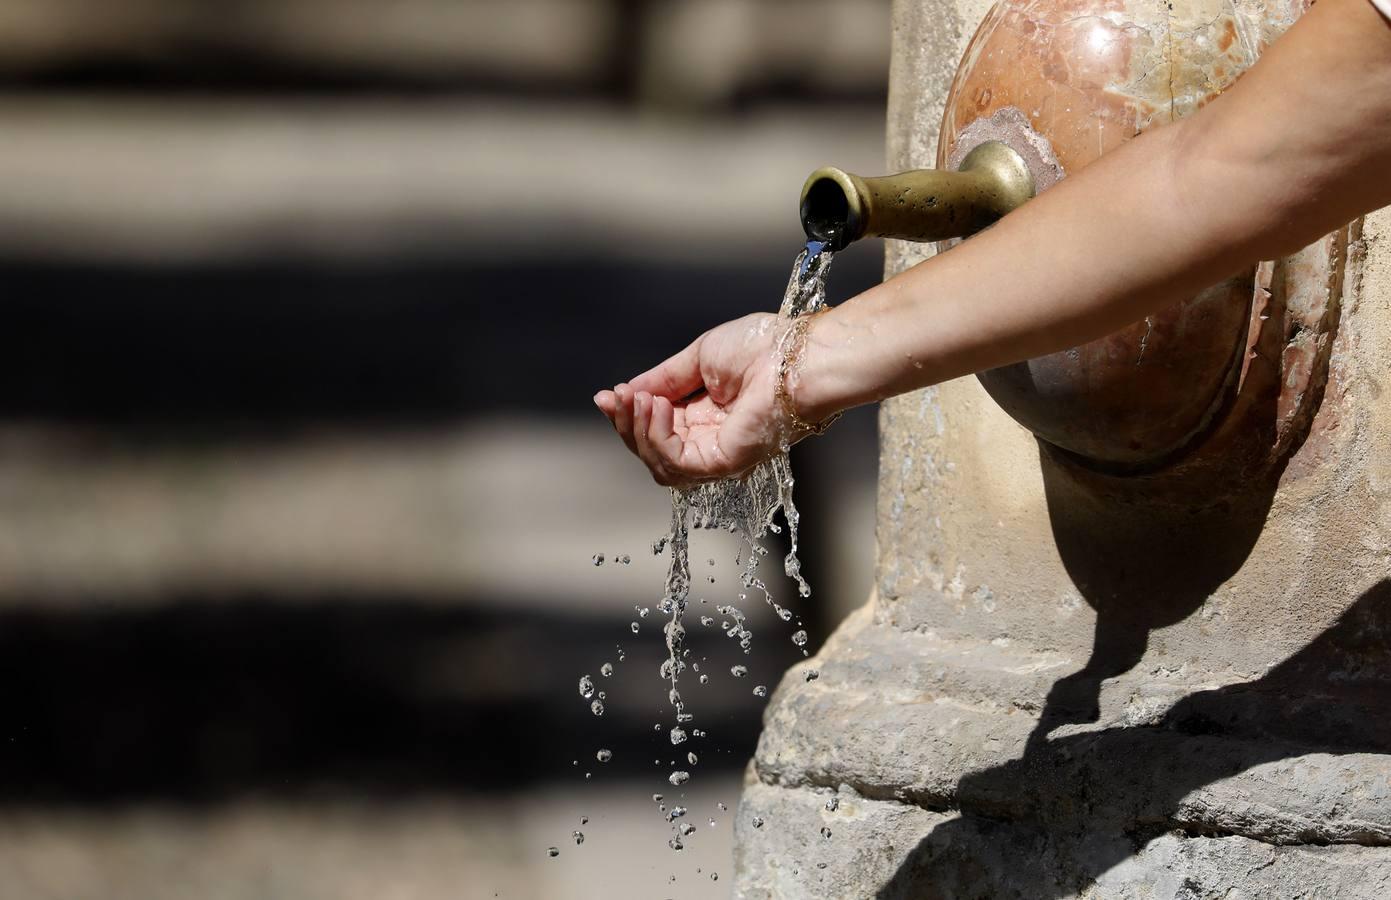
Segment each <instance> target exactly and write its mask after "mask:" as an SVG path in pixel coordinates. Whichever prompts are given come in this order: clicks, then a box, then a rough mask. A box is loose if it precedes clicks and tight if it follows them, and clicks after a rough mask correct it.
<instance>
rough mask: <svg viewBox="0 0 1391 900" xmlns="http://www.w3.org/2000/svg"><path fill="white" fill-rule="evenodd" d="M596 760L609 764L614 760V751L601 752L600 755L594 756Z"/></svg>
mask: <svg viewBox="0 0 1391 900" xmlns="http://www.w3.org/2000/svg"><path fill="white" fill-rule="evenodd" d="M594 758H595V759H597V760H599V762H608V761H609V760H611V759H613V751H611V750H600V751H599V752H598V753H596V754H594Z"/></svg>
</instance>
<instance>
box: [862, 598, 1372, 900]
mask: <svg viewBox="0 0 1391 900" xmlns="http://www.w3.org/2000/svg"><path fill="white" fill-rule="evenodd" d="M1184 602H1188V601H1186V600H1185V601H1184ZM1179 608H1181V604H1178V605H1175V606H1174V607H1165V614H1172V613H1173V612H1174V610H1176V609H1179ZM1159 620H1160V619H1158V618H1155V619H1152V620H1147V621H1159ZM1388 647H1391V579H1388V580H1383V581H1381V582H1379V583H1377V584H1376V585H1375V586H1374V587H1373V588H1371V589H1370V590H1368V591H1367V592H1366V593H1365V594H1363V595H1362V596H1361V597H1359V598H1358V599H1357V601H1356V602H1355V603H1354V604H1353V605H1352V606H1351V607H1350V608H1349V609H1348V610H1347V612H1346V613H1344V615H1343V616H1342V617H1341V618H1340V619H1339V620H1338V622H1337V623H1336V624H1334V625H1333V626H1332V627H1331V628H1329V629H1328V630H1327V631H1325V632H1324V633H1323V634H1322V635H1320V636H1319V637H1318V638H1317V639H1315V640H1314V641H1313V642H1311V643H1310V644H1309V645H1308V646H1306V647H1305V648H1304V649H1303V650H1301V651H1299V652H1298V653H1296V654H1295V655H1294V656H1292V657H1290V658H1289V659H1287V660H1285V661H1284V662H1283V663H1281V664H1280V665H1278V666H1276V667H1275V668H1273V669H1271V670H1270V671H1269V673H1268V674H1266V675H1265V676H1263V677H1262V678H1259V679H1257V680H1255V681H1251V682H1245V683H1242V684H1238V685H1231V686H1228V687H1224V688H1220V689H1216V690H1209V691H1200V692H1198V693H1195V694H1192V695H1190V696H1188V697H1185V698H1184V699H1182V700H1180V701H1179V702H1178V703H1176V704H1175V705H1174V706H1173V707H1172V708H1170V709H1169V711H1168V712H1167V713H1165V714H1164V715H1162V716H1161V717H1159V718H1158V719H1157V720H1155V721H1153V722H1150V723H1147V724H1144V725H1139V726H1129V727H1113V728H1107V729H1104V730H1102V731H1097V732H1089V733H1086V734H1075V735H1069V736H1067V737H1063V738H1059V739H1055V740H1048V739H1047V738H1046V737H1043V736H1038V737H1036V738H1035V739H1033V740H1031V741H1030V743H1029V744H1028V746H1027V749H1026V750H1025V752H1024V755H1023V756H1022V757H1021V758H1019V759H1016V760H1011V761H1010V762H1008V763H1005V764H1003V765H1000V766H996V767H994V768H990V769H986V770H984V771H980V772H976V773H973V774H971V775H968V776H966V777H965V778H963V779H962V780H961V782H960V783H959V785H958V786H957V795H958V802H959V806H960V809H961V810H962V812H963V816H962V817H961V818H958V819H954V820H952V821H950V822H948V823H945V824H943V825H941V826H939V827H937V828H935V829H934V830H933V831H932V832H931V833H930V834H928V835H927V836H926V837H925V838H924V839H923V840H922V841H921V842H920V843H919V844H918V846H917V847H916V848H915V849H914V850H913V851H912V852H911V853H910V854H909V856H908V858H907V860H906V861H905V862H904V863H903V865H902V866H901V867H900V868H899V870H898V871H897V873H896V874H895V875H894V877H893V878H892V879H891V880H890V881H889V882H888V883H887V884H886V885H884V887H883V888H882V889H881V890H880V891H879V892H878V895H877V896H878V897H880V898H885V900H889V898H908V897H912V898H915V900H923V898H937V897H952V898H960V897H982V898H984V897H992V898H993V897H1014V896H1028V897H1031V898H1040V897H1062V896H1067V895H1071V894H1073V893H1075V892H1077V891H1080V890H1082V889H1084V888H1085V887H1087V885H1089V884H1091V883H1093V882H1094V881H1095V879H1096V878H1098V877H1099V876H1101V875H1102V874H1103V873H1105V872H1106V871H1107V870H1109V869H1111V868H1113V867H1114V866H1116V865H1118V864H1120V863H1122V862H1124V861H1125V860H1126V859H1128V858H1130V857H1131V856H1134V855H1135V854H1137V853H1139V852H1140V851H1142V850H1143V849H1144V848H1145V846H1146V845H1147V844H1148V843H1149V842H1150V841H1151V840H1153V839H1154V838H1155V837H1157V836H1159V835H1161V834H1164V833H1166V832H1169V831H1172V830H1174V829H1187V830H1188V831H1189V832H1190V833H1197V834H1201V833H1203V832H1204V829H1203V827H1202V826H1201V824H1199V823H1197V821H1196V819H1193V818H1188V815H1187V813H1186V812H1185V806H1184V800H1185V798H1186V797H1188V796H1189V795H1190V794H1191V793H1192V792H1194V791H1196V790H1199V789H1202V788H1204V787H1205V786H1208V785H1211V784H1213V783H1215V782H1218V781H1221V780H1223V779H1226V778H1231V777H1233V776H1237V775H1240V774H1241V773H1243V772H1246V771H1247V770H1249V769H1251V768H1253V767H1255V766H1259V765H1261V764H1265V763H1274V762H1277V761H1279V760H1285V759H1291V758H1293V757H1298V756H1303V755H1306V754H1310V753H1324V754H1335V755H1337V754H1348V753H1387V752H1391V691H1388V690H1387V687H1388V683H1391V652H1389V651H1388ZM1099 671H1102V669H1101V668H1097V669H1094V670H1093V675H1094V674H1095V673H1096V672H1099ZM1380 771H1382V770H1378V772H1380ZM1351 772H1352V775H1353V776H1354V777H1352V778H1351V779H1350V781H1351V785H1352V786H1355V785H1356V784H1359V783H1366V782H1370V781H1371V780H1372V779H1373V776H1375V775H1377V774H1378V772H1372V771H1365V772H1364V771H1360V770H1359V769H1357V768H1356V767H1354V768H1353V769H1352V770H1351ZM1349 786H1350V785H1349V784H1342V783H1340V784H1339V785H1337V786H1336V787H1337V788H1338V790H1339V791H1341V790H1346V789H1347V788H1348V787H1349ZM1312 790H1317V785H1315V786H1314V787H1312V788H1311V791H1312ZM1291 796H1293V793H1292V794H1291ZM1267 799H1269V806H1270V807H1271V811H1272V812H1273V813H1278V814H1271V815H1254V816H1252V815H1246V816H1242V815H1234V816H1233V817H1232V821H1231V822H1230V823H1228V824H1229V825H1230V827H1224V828H1208V829H1207V831H1208V833H1210V834H1213V835H1222V834H1240V835H1243V836H1245V837H1249V838H1253V839H1255V840H1259V841H1265V842H1268V843H1273V844H1289V843H1310V844H1320V843H1330V842H1345V843H1366V844H1385V843H1386V842H1387V839H1386V836H1385V835H1384V834H1381V833H1379V832H1376V831H1358V830H1357V829H1356V828H1351V829H1350V830H1347V831H1344V832H1341V833H1339V834H1337V835H1336V836H1330V835H1329V834H1328V832H1327V828H1326V826H1325V825H1321V824H1320V822H1319V821H1318V817H1319V816H1324V815H1330V811H1329V810H1328V809H1324V808H1318V807H1319V806H1320V804H1318V803H1316V802H1315V801H1314V800H1313V799H1312V798H1311V799H1309V801H1308V804H1309V807H1310V810H1311V811H1313V812H1315V813H1317V815H1316V816H1307V817H1304V818H1301V814H1300V810H1299V809H1295V808H1287V806H1282V804H1281V800H1280V798H1279V797H1273V798H1267ZM1331 814H1332V815H1334V816H1336V815H1337V810H1336V809H1334V810H1333V811H1332V813H1331ZM1348 818H1349V819H1352V818H1355V816H1352V815H1349V816H1348ZM1364 827H1365V826H1364ZM1022 886H1027V888H1025V887H1022ZM1022 890H1027V894H1023V893H1021V891H1022ZM1200 895H1202V894H1201V891H1199V892H1198V893H1195V894H1194V896H1200Z"/></svg>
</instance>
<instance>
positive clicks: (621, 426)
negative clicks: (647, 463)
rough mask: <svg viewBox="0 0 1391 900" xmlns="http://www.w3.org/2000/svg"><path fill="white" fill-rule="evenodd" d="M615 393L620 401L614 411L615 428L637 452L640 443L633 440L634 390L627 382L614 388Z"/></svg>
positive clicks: (632, 449) (630, 447)
mask: <svg viewBox="0 0 1391 900" xmlns="http://www.w3.org/2000/svg"><path fill="white" fill-rule="evenodd" d="M613 393H614V397H615V398H616V399H617V401H618V405H617V406H616V407H614V412H613V427H614V430H615V431H617V432H618V436H619V437H621V438H623V443H625V444H627V445H628V449H629V450H631V451H633V452H634V453H637V452H638V445H637V442H636V441H634V440H633V392H632V390H631V389H630V388H629V387H628V386H627V385H626V384H620V385H618V386H617V387H615V388H614V389H613Z"/></svg>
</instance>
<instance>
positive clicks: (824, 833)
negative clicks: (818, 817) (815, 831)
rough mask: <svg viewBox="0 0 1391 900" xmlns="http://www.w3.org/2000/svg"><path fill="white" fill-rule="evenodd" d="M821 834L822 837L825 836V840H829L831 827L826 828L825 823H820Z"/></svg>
mask: <svg viewBox="0 0 1391 900" xmlns="http://www.w3.org/2000/svg"><path fill="white" fill-rule="evenodd" d="M821 836H822V837H823V838H826V839H827V840H830V839H831V829H829V828H827V827H826V826H825V825H822V826H821Z"/></svg>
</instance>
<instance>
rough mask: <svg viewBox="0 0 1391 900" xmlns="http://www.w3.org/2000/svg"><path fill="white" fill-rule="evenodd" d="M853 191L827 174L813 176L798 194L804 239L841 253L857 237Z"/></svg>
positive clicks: (857, 225) (858, 221)
mask: <svg viewBox="0 0 1391 900" xmlns="http://www.w3.org/2000/svg"><path fill="white" fill-rule="evenodd" d="M847 180H848V179H847ZM853 190H854V187H853V185H850V184H842V183H841V180H840V179H838V178H835V177H834V176H832V175H830V174H820V173H818V174H817V175H813V177H812V180H811V182H810V183H809V184H807V186H806V189H805V190H804V191H803V192H802V209H801V213H802V230H803V231H805V232H806V234H807V237H808V238H810V239H811V240H813V241H821V242H822V243H824V244H825V245H826V249H827V250H843V249H845V247H846V245H847V244H849V243H850V242H851V241H853V240H854V239H855V238H856V237H857V236H858V235H859V233H860V230H861V222H860V216H859V214H858V206H859V204H858V203H857V202H855V200H854V198H853V195H852V194H851V193H850V192H851V191H853Z"/></svg>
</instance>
